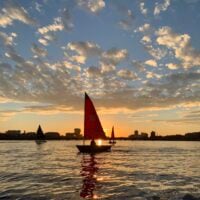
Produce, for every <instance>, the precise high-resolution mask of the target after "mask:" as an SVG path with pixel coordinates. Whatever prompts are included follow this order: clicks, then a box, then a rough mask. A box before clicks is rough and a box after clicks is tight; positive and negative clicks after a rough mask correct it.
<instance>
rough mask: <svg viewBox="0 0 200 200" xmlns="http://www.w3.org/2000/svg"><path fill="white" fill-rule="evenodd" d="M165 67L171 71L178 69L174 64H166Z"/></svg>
mask: <svg viewBox="0 0 200 200" xmlns="http://www.w3.org/2000/svg"><path fill="white" fill-rule="evenodd" d="M166 66H167V67H168V68H169V69H171V70H175V69H178V68H179V66H178V65H177V64H174V63H167V64H166Z"/></svg>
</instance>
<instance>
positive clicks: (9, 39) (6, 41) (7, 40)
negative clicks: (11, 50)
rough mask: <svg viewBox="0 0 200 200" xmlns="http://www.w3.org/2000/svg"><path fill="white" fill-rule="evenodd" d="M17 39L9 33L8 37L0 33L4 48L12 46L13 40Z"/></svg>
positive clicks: (15, 35) (13, 34)
mask: <svg viewBox="0 0 200 200" xmlns="http://www.w3.org/2000/svg"><path fill="white" fill-rule="evenodd" d="M16 37H17V34H16V33H11V34H10V35H8V34H6V33H4V32H1V31H0V40H1V41H2V43H3V44H4V45H5V46H9V45H11V46H12V45H13V40H14V38H16Z"/></svg>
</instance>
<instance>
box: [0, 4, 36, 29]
mask: <svg viewBox="0 0 200 200" xmlns="http://www.w3.org/2000/svg"><path fill="white" fill-rule="evenodd" d="M15 20H17V21H20V22H23V23H25V24H30V25H35V24H36V21H35V20H34V19H32V18H31V17H30V16H29V14H28V12H27V10H25V8H23V7H21V6H20V5H19V4H17V3H14V2H13V1H6V4H5V7H4V8H2V10H1V12H0V26H1V27H3V28H5V27H7V26H8V25H12V23H13V21H15Z"/></svg>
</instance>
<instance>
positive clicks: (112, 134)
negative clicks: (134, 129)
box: [111, 126, 115, 141]
mask: <svg viewBox="0 0 200 200" xmlns="http://www.w3.org/2000/svg"><path fill="white" fill-rule="evenodd" d="M111 140H113V141H114V140H115V133H114V126H113V127H112V132H111Z"/></svg>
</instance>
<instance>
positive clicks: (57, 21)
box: [38, 17, 64, 35]
mask: <svg viewBox="0 0 200 200" xmlns="http://www.w3.org/2000/svg"><path fill="white" fill-rule="evenodd" d="M63 29H64V25H63V23H62V21H61V18H60V17H57V18H54V23H53V24H50V25H48V26H43V27H41V28H39V29H38V32H39V33H40V34H42V35H43V34H47V33H49V32H56V31H62V30H63Z"/></svg>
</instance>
